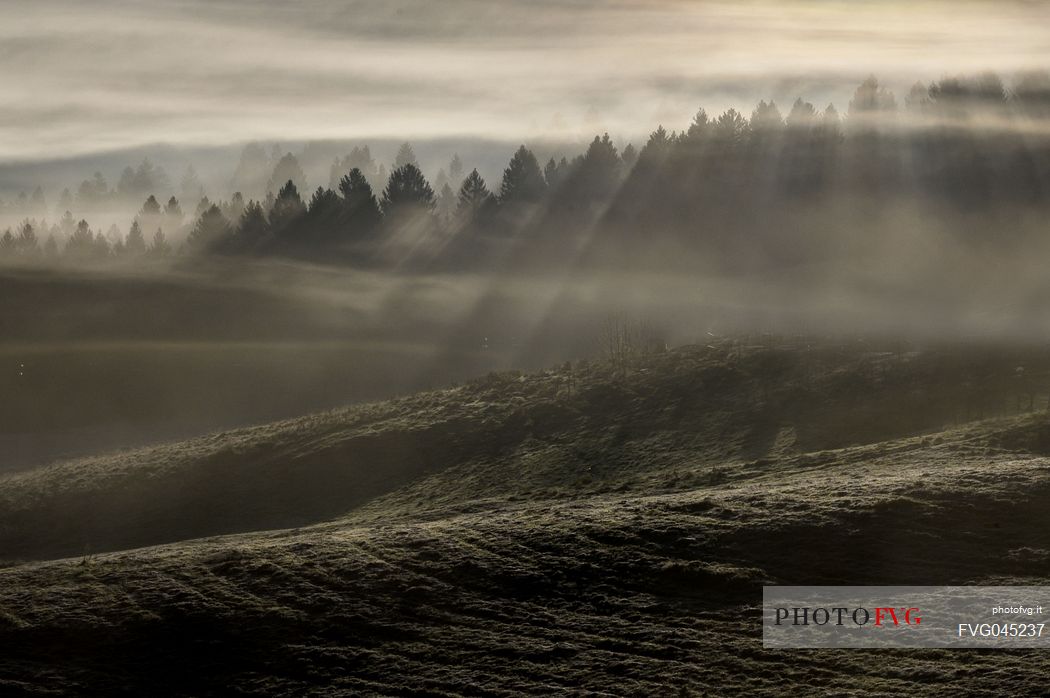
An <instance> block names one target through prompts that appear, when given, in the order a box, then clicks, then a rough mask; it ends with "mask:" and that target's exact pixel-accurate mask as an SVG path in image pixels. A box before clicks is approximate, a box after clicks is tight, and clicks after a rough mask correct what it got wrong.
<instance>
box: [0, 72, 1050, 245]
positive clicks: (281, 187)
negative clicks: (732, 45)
mask: <svg viewBox="0 0 1050 698" xmlns="http://www.w3.org/2000/svg"><path fill="white" fill-rule="evenodd" d="M1047 124H1050V78H1048V77H1047V76H1045V75H1028V76H1024V77H1022V78H1021V79H1019V80H1018V81H1017V82H1015V83H1014V84H1013V85H1012V86H1011V87H1010V88H1008V87H1007V86H1006V85H1005V84H1004V83H1003V82H1002V80H1001V79H999V78H998V77H997V76H994V75H979V76H973V77H963V78H944V79H942V80H939V81H936V82H933V83H931V84H928V85H927V84H922V83H919V84H916V85H915V86H914V87H912V89H911V90H910V91H909V92H908V94H907V95H906V97H905V98H904V100H903V105H901V104H899V103H898V100H897V98H896V96H895V95H894V94H893V93H892V92H890V91H889V90H887V89H886V88H885V87H884V86H882V85H880V84H879V82H878V80H877V79H876V78H874V77H870V78H868V79H867V80H865V81H863V82H862V83H861V84H860V85H859V86H858V87H857V89H856V90H855V92H854V94H853V97H852V99H851V100H850V101H849V104H848V106H847V108H846V111H845V114H840V113H839V111H838V110H837V109H836V108H835V106H834V105H832V104H829V105H827V106H825V107H824V108H823V109H817V108H816V107H815V106H814V105H813V104H811V103H809V102H806V101H804V100H803V99H801V98H799V99H797V100H796V101H795V102H794V103H793V104H792V105H791V106H790V108H789V109H787V110H786V113H785V111H782V110H781V108H780V107H779V106H778V105H777V104H775V103H774V102H772V101H769V102H767V101H762V102H760V103H759V104H758V105H757V106H756V107H755V109H754V110H753V111H752V113H751V114H750V117H747V116H745V115H744V114H742V113H740V112H738V111H737V110H735V109H728V110H726V111H725V112H723V113H722V114H720V115H718V116H717V117H711V116H709V115H708V114H707V112H706V111H704V110H703V109H701V110H700V111H699V112H698V113H697V114H696V116H695V117H694V118H693V120H692V122H691V123H690V124H689V125H688V127H687V128H685V129H684V130H681V131H672V132H668V131H667V130H665V129H664V128H663V127H662V126H661V127H659V128H657V129H656V130H655V131H654V132H653V133H652V134H651V135H650V136H649V138H648V140H647V142H646V143H645V144H644V145H643V146H642V147H641V148H640V149H636V148H635V147H634V146H633V145H631V144H628V145H627V146H626V147H624V148H623V150H622V151H620V150H619V149H618V148H617V147H616V145H615V144H614V142H613V140H612V139H611V138H610V136H609V135H608V134H603V135H598V136H595V137H594V139H593V140H592V141H591V143H590V144H589V146H588V147H587V148H586V150H585V151H584V152H581V153H578V154H576V155H575V156H573V157H572V158H571V159H570V158H568V157H559V158H554V157H552V158H550V159H548V160H547V162H546V163H542V164H541V162H540V161H539V160H538V159H537V157H536V155H535V154H534V152H533V151H532V150H531V149H529V148H528V147H526V146H525V145H522V146H520V147H519V148H518V149H517V150H516V151H515V152H514V153H513V155H512V156H511V158H510V160H509V162H508V163H507V166H506V168H505V169H504V171H503V173H502V177H501V178H500V180H499V181H498V182H496V183H495V184H490V183H489V182H487V181H486V180H485V178H484V177H482V175H481V174H480V173H479V171H478V170H477V169H472V170H471V171H469V172H466V171H465V169H466V168H465V166H464V164H463V162H462V161H461V160H460V158H459V157H458V156H455V157H453V159H452V160H451V161H450V162H449V165H448V167H447V168H442V170H441V171H440V172H439V173H438V175H437V177H435V179H434V182H433V183H431V181H430V180H428V178H427V177H426V176H425V175H424V173H423V171H422V170H421V168H420V166H419V163H418V161H417V159H416V157H415V154H414V152H413V151H412V148H411V146H410V145H408V144H405V145H403V146H402V147H401V149H400V150H399V152H398V153H397V156H396V158H395V161H394V162H393V164H392V167H391V169H390V170H389V171H387V169H386V168H385V167H383V166H381V165H377V163H376V162H375V159H374V158H373V157H372V155H371V153H370V151H369V150H368V148H367V146H365V147H360V148H355V149H354V150H353V151H352V152H351V153H350V154H349V155H347V156H345V157H341V158H337V159H336V160H335V161H334V162H333V164H332V168H331V176H330V179H329V182H328V186H327V187H325V186H320V187H317V188H316V189H315V190H313V191H312V192H309V193H306V192H303V191H301V188H302V185H303V183H304V182H305V177H304V176H303V173H302V168H301V167H300V166H299V164H298V161H297V159H296V157H295V156H294V155H292V154H291V153H286V154H284V155H281V156H280V157H278V154H277V153H276V152H274V153H272V154H271V155H270V156H269V157H268V158H267V157H266V155H265V153H264V152H261V151H260V152H251V153H249V152H248V151H247V150H246V153H245V154H244V155H243V156H242V161H241V163H240V164H239V166H238V172H239V173H240V172H242V171H244V172H256V173H258V172H259V168H260V166H261V165H262V164H266V165H267V166H270V165H272V172H271V174H270V176H269V178H268V181H267V182H266V185H265V186H266V191H267V193H266V196H265V197H263V198H261V199H259V200H256V199H253V198H249V199H245V197H244V196H243V195H242V194H240V193H236V194H234V195H233V196H232V197H231V198H230V199H229V200H224V201H216V202H212V201H210V200H209V199H208V197H207V196H205V195H204V194H203V188H200V187H199V180H196V179H195V177H196V175H195V173H192V172H191V173H188V175H187V178H188V180H187V178H184V182H183V184H184V185H185V186H184V187H183V190H184V191H186V189H187V187H188V189H189V193H188V194H187V195H189V196H191V197H193V198H196V199H197V203H196V205H195V207H194V210H193V212H192V214H190V215H189V216H187V215H185V214H184V212H183V210H182V206H181V204H180V202H179V200H178V199H177V198H176V197H174V196H172V197H171V198H170V199H169V200H168V201H167V202H166V203H164V204H161V202H160V201H158V200H157V199H156V198H155V197H154V196H153V195H152V194H150V195H148V196H147V198H146V200H145V203H144V204H143V205H142V208H141V209H140V211H139V213H138V215H137V216H136V217H135V219H134V221H133V222H132V224H131V229H130V230H129V231H128V233H127V234H126V235H121V234H120V231H115V230H113V229H111V230H110V231H108V233H107V234H103V233H102V231H100V230H92V229H91V227H90V226H89V224H88V223H87V221H86V220H80V221H75V220H74V219H73V217H72V215H71V214H70V213H69V212H68V211H67V212H66V213H65V215H64V216H63V218H62V219H61V220H60V221H59V222H58V223H56V224H54V225H50V226H48V225H47V224H46V223H43V222H39V223H38V222H37V221H35V220H29V219H27V220H26V221H24V222H23V223H22V224H21V225H20V226H18V228H17V229H16V230H13V231H12V230H8V231H6V232H5V233H4V234H3V236H2V237H0V256H4V257H9V258H10V257H22V258H33V259H37V258H52V259H54V258H59V257H65V258H71V259H84V260H92V259H93V260H102V259H115V258H145V257H157V258H159V257H165V256H168V255H171V254H172V253H174V252H175V251H176V250H175V249H174V248H175V247H178V248H179V249H178V251H179V252H182V253H185V254H210V255H226V256H238V255H289V256H299V257H316V258H323V259H344V260H348V261H367V260H370V259H371V260H374V259H376V253H377V250H382V249H385V248H388V247H389V245H390V243H391V241H400V242H402V243H404V245H405V246H406V247H409V248H413V249H414V248H417V247H419V246H420V245H421V246H422V248H423V249H427V250H430V252H431V253H432V255H439V256H443V257H444V258H446V259H459V260H465V261H468V262H469V261H470V260H472V259H474V260H476V259H478V258H479V257H481V258H483V257H484V255H485V252H486V250H488V249H490V245H489V243H490V242H492V241H497V243H498V241H500V240H503V241H507V240H520V239H521V238H522V237H524V238H526V239H548V240H549V239H552V238H565V237H566V236H570V237H571V236H573V235H582V234H584V232H586V231H593V230H594V229H600V230H601V234H602V235H603V236H605V237H606V238H607V239H608V240H612V241H615V242H617V243H623V242H625V241H627V240H629V239H633V240H634V241H636V242H637V241H638V239H639V238H643V239H644V238H645V236H646V235H649V234H650V233H651V231H656V234H658V235H660V236H663V237H666V238H671V239H675V240H676V241H678V242H681V243H683V244H691V245H699V246H701V247H704V248H705V249H715V250H718V249H723V250H724V248H725V247H726V246H729V247H734V246H739V245H740V244H742V241H743V242H747V243H748V244H751V245H755V244H758V245H760V246H761V245H765V244H767V243H769V244H781V245H785V246H788V247H790V245H791V241H790V240H787V241H785V240H783V239H781V240H779V241H772V240H771V239H770V235H771V234H772V231H774V230H775V229H777V228H784V227H787V228H788V229H789V230H788V233H784V234H788V236H789V237H790V235H789V233H790V229H791V227H792V226H793V225H801V224H800V223H799V219H798V218H797V216H796V215H795V214H796V213H797V212H798V211H799V210H806V211H808V212H812V210H814V209H816V208H819V207H821V206H825V205H826V204H827V202H829V201H832V200H838V201H862V202H864V203H863V204H862V205H860V206H859V207H857V208H856V209H855V214H852V215H856V216H857V217H858V222H859V223H862V222H863V221H862V219H863V217H865V216H868V215H870V212H871V209H872V208H874V207H878V206H879V205H880V204H881V203H883V202H885V201H888V200H891V199H897V200H901V199H911V200H921V201H923V202H924V204H927V205H932V206H936V205H940V206H943V207H944V210H947V211H953V212H960V211H961V212H966V213H975V214H982V215H994V214H995V213H996V212H999V211H1004V210H1017V209H1019V208H1022V207H1035V208H1037V209H1041V208H1043V207H1045V206H1046V204H1047V196H1046V193H1047V192H1046V182H1050V135H1048V133H1047V130H1046V125H1047ZM253 163H254V164H253ZM253 168H254V169H253ZM190 174H192V176H190ZM125 176H126V177H125ZM244 176H247V175H244ZM255 176H256V177H257V178H258V175H257V174H256V175H255ZM157 177H158V174H157V172H156V170H155V169H154V168H152V166H151V165H149V163H148V162H146V163H144V164H143V166H140V168H138V170H132V169H131V168H129V169H128V170H126V171H125V173H124V175H122V180H124V179H125V178H126V179H127V182H126V183H125V187H124V188H125V190H130V189H132V188H134V187H136V186H138V187H141V186H145V184H144V182H145V183H150V184H151V183H153V182H154V181H155V179H156V178H157ZM97 180H98V177H96V179H95V181H94V182H92V181H90V180H89V181H85V183H84V184H83V185H82V187H81V189H82V190H83V191H82V192H78V196H80V195H81V194H83V196H86V197H88V198H90V196H92V193H91V192H92V191H95V194H98V195H99V196H101V195H102V194H101V193H100V192H101V191H102V190H103V189H105V184H104V182H99V181H97ZM136 182H138V183H137V184H136ZM195 182H196V183H195ZM93 187H94V190H93V189H92V188H93ZM198 190H199V191H198ZM84 192H87V193H84ZM197 193H199V194H200V196H199V197H197V196H196V194H197ZM34 196H35V195H34ZM844 223H848V221H846V222H844ZM642 231H645V232H642ZM778 234H781V233H778ZM784 234H781V237H783V235H784ZM41 238H43V241H41ZM176 239H178V240H179V242H178V244H175V243H174V242H173V241H174V240H176ZM59 241H61V243H60V242H59Z"/></svg>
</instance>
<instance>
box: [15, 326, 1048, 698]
mask: <svg viewBox="0 0 1050 698" xmlns="http://www.w3.org/2000/svg"><path fill="white" fill-rule="evenodd" d="M1045 354H1046V353H1045V352H1043V351H1042V350H1039V349H1026V348H1014V349H1003V348H995V347H984V348H978V349H973V348H971V349H969V350H963V349H960V348H956V347H942V348H935V349H928V350H925V351H922V352H905V351H902V350H900V349H899V348H897V347H892V346H891V347H876V346H872V345H866V344H860V343H854V344H848V345H835V344H828V343H823V344H817V345H810V344H803V343H796V344H791V345H782V346H779V347H776V346H774V347H768V346H748V345H745V344H743V343H739V342H720V343H718V344H715V345H712V346H709V347H690V348H683V349H680V350H675V351H671V352H667V353H663V354H657V355H652V356H648V357H641V358H637V359H633V360H631V361H629V362H626V363H625V364H624V365H615V366H614V365H610V364H609V363H607V362H591V363H586V364H577V365H571V366H565V367H562V368H560V369H558V370H551V371H547V372H544V373H540V374H532V375H520V374H494V375H490V376H488V377H485V378H482V379H479V380H476V381H473V382H471V383H469V384H466V385H463V386H460V387H457V388H454V389H451V390H446V391H441V392H434V393H426V394H421V395H417V396H412V397H408V398H404V399H400V400H395V401H390V402H385V403H379V404H374V405H366V406H360V407H354V408H347V409H344V410H338V411H333V412H328V413H323V414H318V415H313V416H309V417H304V418H301V419H297V420H291V421H286V422H280V423H275V424H272V425H266V426H260V427H254V428H249V429H243V430H239V431H235V432H228V433H224V434H213V435H209V436H206V437H202V438H199V439H195V440H192V441H189V442H184V443H177V444H168V445H163V446H157V447H153V448H149V449H143V450H138V451H132V452H126V453H122V454H114V455H110V456H106V457H98V458H91V459H82V460H78V461H71V462H65V463H58V464H55V465H52V466H49V467H47V468H43V469H38V470H35V471H30V472H27V473H22V474H18V475H11V476H8V477H5V478H3V479H0V556H2V557H3V558H4V559H6V560H7V565H8V566H7V568H6V569H4V570H3V571H0V642H2V644H3V646H4V647H5V653H4V656H3V657H2V658H0V689H2V692H3V693H4V694H5V695H6V694H11V695H17V694H19V693H24V694H36V693H39V694H45V693H48V692H52V693H54V692H57V693H69V694H77V693H105V694H108V695H120V694H128V695H142V694H151V695H157V694H165V693H176V694H184V695H202V694H226V693H234V694H237V693H241V694H246V695H249V694H255V695H272V694H289V695H304V694H310V693H311V692H313V693H316V694H318V695H322V694H323V695H332V694H339V692H340V691H341V692H343V694H345V695H362V694H364V695H368V694H380V695H478V694H486V695H518V694H526V695H551V694H553V693H562V692H570V693H580V694H592V695H705V694H711V695H716V694H726V693H742V694H748V695H763V694H768V695H783V694H784V693H785V691H787V692H789V693H795V694H806V693H825V694H829V695H842V694H847V693H849V692H867V693H868V694H870V693H874V694H883V695H899V694H901V693H904V692H907V693H911V694H915V695H940V694H942V693H943V692H944V691H946V690H949V691H951V692H953V693H958V694H961V695H967V694H984V695H1006V694H1014V695H1023V694H1032V695H1036V694H1038V693H1039V692H1040V691H1041V687H1042V685H1043V679H1042V676H1043V675H1044V672H1045V671H1046V670H1047V669H1048V668H1050V666H1048V663H1047V660H1045V659H1043V658H1042V655H1041V654H1040V653H1038V652H1031V651H1029V652H1020V651H1019V652H1013V653H1006V652H997V653H982V652H960V651H953V652H939V651H909V652H888V651H880V652H858V651H834V652H833V651H805V652H802V651H796V652H785V651H780V652H774V651H765V650H763V649H762V647H761V642H760V630H759V625H758V614H759V611H758V604H759V600H760V598H761V586H762V584H763V583H770V582H776V583H845V584H858V583H871V584H890V583H892V584H905V583H916V584H919V583H921V584H938V583H949V582H951V583H975V582H986V583H987V582H992V581H995V582H1001V583H1013V582H1019V581H1024V583H1027V584H1045V583H1046V577H1047V569H1048V567H1047V564H1048V561H1050V526H1047V514H1046V507H1045V502H1046V501H1047V495H1048V494H1050V457H1048V456H1050V419H1048V418H1047V416H1046V415H1044V414H1043V413H1042V412H1040V411H1036V410H1042V409H1043V408H1045V407H1046V395H1047V392H1050V391H1047V390H1046V389H1045V388H1044V387H1043V386H1044V385H1046V386H1048V387H1050V383H1045V382H1044V378H1045V376H1046V375H1047V368H1048V366H1050V362H1048V361H1047V356H1046V355H1045ZM1019 369H1020V370H1019ZM147 546H149V547H147Z"/></svg>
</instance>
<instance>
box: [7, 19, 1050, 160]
mask: <svg viewBox="0 0 1050 698" xmlns="http://www.w3.org/2000/svg"><path fill="white" fill-rule="evenodd" d="M0 19H2V20H3V21H0V59H2V60H3V61H4V66H5V70H4V71H3V73H2V74H0V89H2V91H3V94H4V95H5V97H6V101H7V103H8V104H7V106H5V110H6V113H5V115H4V116H3V117H2V118H0V157H3V158H4V159H7V160H18V159H37V158H44V157H55V156H62V155H72V154H80V153H90V152H95V151H100V150H104V149H109V148H114V147H133V146H137V145H141V144H145V143H155V142H169V143H176V144H202V143H226V142H233V141H239V140H246V139H255V138H258V139H268V138H285V139H288V138H297V139H307V138H380V137H440V136H458V135H474V136H479V137H489V138H506V137H515V138H539V137H566V136H576V135H578V133H577V132H582V131H584V130H586V129H587V128H588V127H589V124H590V123H591V122H593V118H591V119H588V115H592V116H593V114H594V113H595V111H597V112H598V113H599V115H600V122H601V123H602V124H604V125H605V126H607V127H608V128H610V129H613V130H615V131H617V132H619V133H626V134H627V135H633V134H640V133H644V132H646V131H647V130H649V129H650V128H651V127H652V126H653V125H654V124H653V123H652V121H653V117H654V116H656V115H662V116H665V117H667V118H674V117H675V116H676V115H677V116H678V118H680V119H681V122H682V123H685V122H687V120H688V118H689V116H690V115H691V114H692V113H693V112H695V110H696V108H697V107H698V106H700V105H704V106H706V107H707V108H708V110H709V111H718V110H720V109H724V108H726V107H728V106H736V107H738V108H746V109H747V110H749V109H750V105H752V104H753V103H754V102H755V101H756V100H757V99H759V98H761V97H768V96H775V97H777V98H778V99H782V100H787V99H791V98H793V97H794V96H797V95H795V94H790V90H793V89H795V88H797V89H798V95H801V96H803V97H806V98H807V99H811V100H813V101H816V102H821V101H825V99H826V100H827V101H830V100H831V99H835V98H836V97H837V98H838V99H837V101H838V102H839V103H840V105H841V104H842V102H843V100H844V99H845V98H846V96H847V95H848V90H849V89H850V85H852V84H853V83H855V81H856V80H857V78H858V77H859V76H863V75H866V74H867V73H869V72H876V73H878V74H880V76H882V77H884V78H887V79H889V80H890V81H891V82H892V81H893V80H899V81H900V84H901V86H902V87H903V86H906V85H907V84H910V82H911V81H913V80H915V79H932V78H937V77H940V76H941V75H943V74H947V73H957V72H972V71H977V70H988V69H991V70H998V71H1001V72H1004V73H1011V72H1013V71H1018V70H1022V69H1026V68H1035V67H1046V66H1045V65H1042V62H1043V61H1044V57H1045V56H1046V55H1047V50H1048V48H1050V46H1048V44H1050V38H1048V36H1050V35H1047V33H1046V31H1045V26H1047V23H1048V21H1050V10H1048V9H1047V8H1046V6H1045V5H1043V4H1041V3H1022V2H1017V3H1012V2H996V3H992V2H988V3H984V2H962V3H942V2H920V3H904V2H889V1H881V2H880V1H874V2H865V3H856V2H833V1H831V0H823V1H808V2H777V3H773V2H751V3H728V2H691V1H687V0H664V1H662V2H660V1H647V2H642V1H640V0H611V1H599V0H575V1H568V2H564V1H562V2H554V1H553V0H539V1H537V0H530V1H527V2H526V1H524V0H521V1H517V2H511V1H510V0H487V1H485V2H482V1H481V0H449V1H447V2H440V3H438V2H432V1H431V0H387V1H383V2H378V1H372V2H365V1H362V0H358V1H356V2H335V1H331V0H312V1H308V2H301V3H294V4H290V3H286V2H275V1H271V0H263V1H261V2H260V1H252V2H247V1H239V0H234V1H230V0H228V1H225V2H198V1H196V0H181V1H165V0H142V1H136V2H127V1H122V0H97V1H96V2H92V3H81V2H72V1H70V0H66V1H61V0H35V1H32V2H30V1H27V0H10V1H9V2H6V3H4V9H3V10H0ZM800 76H801V77H800ZM803 90H806V91H803ZM556 115H560V116H559V118H557V119H556V118H555V116H556ZM537 124H541V125H543V126H542V127H541V126H537ZM555 124H557V129H558V130H560V131H562V132H558V133H552V132H551V129H552V128H554V126H553V125H555ZM671 125H672V126H680V124H671Z"/></svg>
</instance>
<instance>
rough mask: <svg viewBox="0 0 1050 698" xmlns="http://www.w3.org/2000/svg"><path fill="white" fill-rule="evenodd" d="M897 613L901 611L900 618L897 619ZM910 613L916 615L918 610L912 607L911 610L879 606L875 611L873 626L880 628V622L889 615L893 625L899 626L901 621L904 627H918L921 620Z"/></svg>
mask: <svg viewBox="0 0 1050 698" xmlns="http://www.w3.org/2000/svg"><path fill="white" fill-rule="evenodd" d="M897 611H902V613H901V617H900V618H898V617H897ZM912 611H914V612H916V613H918V612H919V609H918V608H915V607H914V606H913V607H911V608H892V607H888V606H880V607H878V608H876V609H875V626H876V627H881V626H882V621H883V620H886V615H887V614H888V615H889V620H892V621H893V624H894V625H900V624H901V621H902V620H903V621H904V624H905V625H919V624H920V623H922V618H921V617H919V616H917V615H916V616H912Z"/></svg>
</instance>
